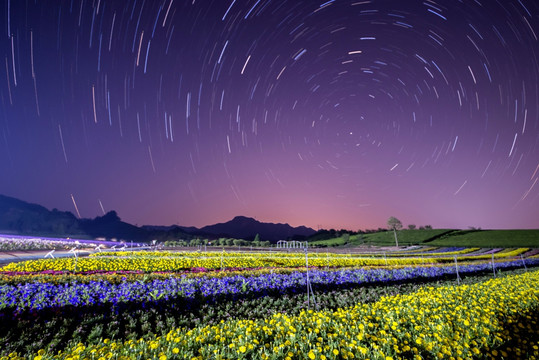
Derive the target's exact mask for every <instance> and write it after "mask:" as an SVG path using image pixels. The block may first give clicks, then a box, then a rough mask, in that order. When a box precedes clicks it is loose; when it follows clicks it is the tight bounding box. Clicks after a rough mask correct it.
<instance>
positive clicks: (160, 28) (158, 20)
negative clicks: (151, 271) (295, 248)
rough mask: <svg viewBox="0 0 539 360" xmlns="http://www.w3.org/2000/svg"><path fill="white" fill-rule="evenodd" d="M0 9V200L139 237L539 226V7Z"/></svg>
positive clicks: (106, 4)
mask: <svg viewBox="0 0 539 360" xmlns="http://www.w3.org/2000/svg"><path fill="white" fill-rule="evenodd" d="M1 3H2V7H1V10H0V11H1V12H2V13H1V17H0V18H1V24H2V30H0V50H1V55H2V59H1V60H2V61H1V62H2V64H1V66H0V79H1V80H0V99H1V103H0V109H1V111H0V175H1V176H0V193H2V194H4V195H8V196H13V197H17V198H19V199H22V200H24V201H28V202H32V203H38V204H41V205H43V206H45V207H47V208H49V209H52V208H57V209H59V210H64V211H71V212H73V213H74V214H76V215H77V216H80V217H86V218H93V217H95V216H99V215H103V214H104V213H105V212H108V211H110V210H116V211H117V212H118V215H119V216H120V217H121V218H122V220H124V221H127V222H131V223H133V224H138V225H143V224H153V225H172V224H180V225H194V226H203V225H208V224H213V223H217V222H224V221H228V220H230V219H232V218H233V217H234V216H236V215H245V216H250V217H254V218H256V219H257V220H259V221H264V222H283V223H284V222H287V223H289V224H291V225H293V226H299V225H306V226H310V227H313V228H315V229H317V228H318V227H321V228H338V229H340V228H348V229H352V230H357V229H370V228H377V227H385V226H386V222H387V219H388V218H389V217H390V216H395V217H397V218H399V219H400V220H401V221H402V222H403V224H404V225H407V224H416V225H418V226H420V225H426V224H430V225H432V226H433V227H435V228H467V227H469V226H475V227H481V228H539V184H537V182H538V179H539V41H538V37H539V3H538V2H537V1H536V0H441V1H428V0H427V1H416V0H386V1H382V0H380V1H377V0H372V1H361V0H355V1H349V0H334V1H325V0H322V1H314V0H214V1H210V0H189V1H185V0H125V1H124V0H122V1H119V0H71V1H69V0H66V1H52V0H2V1H1ZM2 34H3V35H2Z"/></svg>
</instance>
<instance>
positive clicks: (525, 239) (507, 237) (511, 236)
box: [428, 230, 539, 248]
mask: <svg viewBox="0 0 539 360" xmlns="http://www.w3.org/2000/svg"><path fill="white" fill-rule="evenodd" d="M428 245H432V246H467V247H468V246H474V247H534V248H537V247H539V230H481V231H460V232H453V233H450V234H448V236H447V237H443V236H442V237H440V238H438V239H435V240H432V241H429V242H428Z"/></svg>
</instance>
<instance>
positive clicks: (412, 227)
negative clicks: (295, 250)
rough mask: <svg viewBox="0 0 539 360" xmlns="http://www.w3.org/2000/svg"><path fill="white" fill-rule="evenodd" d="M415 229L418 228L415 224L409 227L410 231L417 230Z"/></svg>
mask: <svg viewBox="0 0 539 360" xmlns="http://www.w3.org/2000/svg"><path fill="white" fill-rule="evenodd" d="M415 227H416V226H415V225H414V224H410V225H408V229H410V230H415Z"/></svg>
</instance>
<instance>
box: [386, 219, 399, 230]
mask: <svg viewBox="0 0 539 360" xmlns="http://www.w3.org/2000/svg"><path fill="white" fill-rule="evenodd" d="M387 228H388V229H389V230H400V229H402V222H401V221H400V220H399V219H397V218H396V217H393V216H391V217H390V218H389V219H388V220H387Z"/></svg>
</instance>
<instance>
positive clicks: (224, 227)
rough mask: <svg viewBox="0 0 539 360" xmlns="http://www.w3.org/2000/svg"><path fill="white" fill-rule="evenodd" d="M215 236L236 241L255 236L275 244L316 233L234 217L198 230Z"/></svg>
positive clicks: (305, 228) (309, 230)
mask: <svg viewBox="0 0 539 360" xmlns="http://www.w3.org/2000/svg"><path fill="white" fill-rule="evenodd" d="M200 230H201V231H203V232H205V233H210V234H214V235H216V236H228V237H233V238H238V239H252V238H254V237H255V236H256V234H259V235H260V238H261V239H263V240H269V241H272V242H276V241H278V240H286V239H287V238H289V237H292V236H294V235H300V236H310V235H312V234H314V233H316V231H314V230H313V229H311V228H308V227H305V226H299V227H292V226H290V225H288V224H273V223H263V222H260V221H257V220H255V219H253V218H250V217H245V216H236V217H235V218H234V219H232V220H230V221H228V222H226V223H219V224H215V225H209V226H205V227H203V228H201V229H200Z"/></svg>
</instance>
